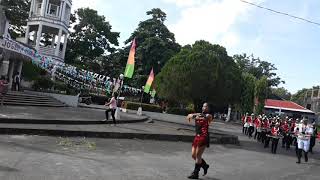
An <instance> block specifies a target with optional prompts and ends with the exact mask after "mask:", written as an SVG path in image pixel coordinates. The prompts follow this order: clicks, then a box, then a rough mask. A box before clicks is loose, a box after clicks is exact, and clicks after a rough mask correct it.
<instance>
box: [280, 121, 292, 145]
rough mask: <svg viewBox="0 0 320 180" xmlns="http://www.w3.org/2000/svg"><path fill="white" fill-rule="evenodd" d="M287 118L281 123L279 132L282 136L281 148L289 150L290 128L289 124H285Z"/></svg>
mask: <svg viewBox="0 0 320 180" xmlns="http://www.w3.org/2000/svg"><path fill="white" fill-rule="evenodd" d="M287 120H288V118H286V120H285V121H284V122H283V124H282V126H281V132H282V135H283V138H282V148H284V147H286V150H288V149H289V148H290V128H289V124H288V122H287Z"/></svg>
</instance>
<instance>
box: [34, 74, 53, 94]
mask: <svg viewBox="0 0 320 180" xmlns="http://www.w3.org/2000/svg"><path fill="white" fill-rule="evenodd" d="M53 85H54V82H53V81H52V80H51V79H50V78H48V77H39V78H37V79H36V80H35V82H34V84H33V85H32V88H33V89H34V90H36V91H38V90H47V89H51V88H52V86H53Z"/></svg>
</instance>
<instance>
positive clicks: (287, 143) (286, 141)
mask: <svg viewBox="0 0 320 180" xmlns="http://www.w3.org/2000/svg"><path fill="white" fill-rule="evenodd" d="M290 144H291V136H290V135H289V134H284V135H283V139H282V147H283V148H284V147H285V148H286V150H288V149H289V148H290Z"/></svg>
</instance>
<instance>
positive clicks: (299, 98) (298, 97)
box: [291, 88, 311, 106]
mask: <svg viewBox="0 0 320 180" xmlns="http://www.w3.org/2000/svg"><path fill="white" fill-rule="evenodd" d="M310 90H311V89H307V88H303V89H301V90H299V91H298V92H297V93H295V94H293V95H292V98H291V100H292V101H293V102H295V103H297V104H299V105H301V106H304V105H305V98H306V94H307V93H308V92H310Z"/></svg>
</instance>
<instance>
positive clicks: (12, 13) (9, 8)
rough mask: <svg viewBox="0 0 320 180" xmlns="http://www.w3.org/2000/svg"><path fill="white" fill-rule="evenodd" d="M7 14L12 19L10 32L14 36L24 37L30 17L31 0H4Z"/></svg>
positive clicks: (2, 2) (3, 3)
mask: <svg viewBox="0 0 320 180" xmlns="http://www.w3.org/2000/svg"><path fill="white" fill-rule="evenodd" d="M1 5H3V6H4V9H5V12H6V16H7V18H8V20H9V21H10V27H9V33H10V35H11V37H12V38H17V37H23V36H24V35H25V32H26V30H25V27H26V26H27V20H28V17H29V11H30V5H31V0H2V1H1Z"/></svg>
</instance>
